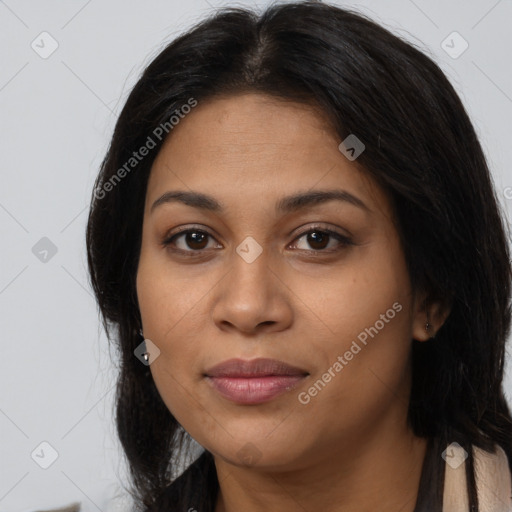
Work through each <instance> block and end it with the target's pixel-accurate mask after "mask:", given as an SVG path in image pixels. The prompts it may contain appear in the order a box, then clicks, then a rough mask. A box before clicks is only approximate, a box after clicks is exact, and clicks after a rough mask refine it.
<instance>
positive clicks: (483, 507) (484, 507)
mask: <svg viewBox="0 0 512 512" xmlns="http://www.w3.org/2000/svg"><path fill="white" fill-rule="evenodd" d="M450 447H451V448H450V454H451V457H450V458H452V460H453V461H455V462H457V461H460V463H450V461H449V460H448V458H446V469H445V483H444V493H443V512H461V511H466V510H468V507H469V504H468V498H467V491H466V488H467V483H466V471H465V458H466V456H467V454H466V452H464V450H463V448H461V447H458V448H457V447H452V445H450ZM472 449H473V460H474V468H475V480H476V487H477V493H478V502H479V508H480V512H511V511H512V474H511V471H510V466H509V462H508V458H507V455H506V454H505V452H504V450H503V449H502V448H501V447H500V446H497V445H496V446H495V451H494V453H491V452H488V451H486V450H483V449H481V448H478V447H477V446H473V447H472Z"/></svg>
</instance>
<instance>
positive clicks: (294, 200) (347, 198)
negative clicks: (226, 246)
mask: <svg viewBox="0 0 512 512" xmlns="http://www.w3.org/2000/svg"><path fill="white" fill-rule="evenodd" d="M327 201H342V202H346V203H349V204H352V205H353V206H357V207H358V208H361V209H362V210H366V211H367V212H371V210H370V208H368V206H366V204H365V203H364V202H363V201H362V200H361V199H359V198H358V197H356V196H354V195H353V194H351V193H350V192H348V191H346V190H311V191H307V192H300V193H297V194H294V195H291V196H286V197H283V198H281V199H280V200H279V201H278V202H277V203H276V211H277V212H279V213H283V214H284V213H291V212H295V211H297V210H300V209H302V208H307V207H310V206H314V205H317V204H321V203H325V202H327ZM172 202H180V203H183V204H186V205H187V206H192V207H194V208H199V209H201V210H207V211H211V212H215V213H220V212H222V211H223V210H224V206H223V204H222V203H220V202H219V201H217V199H215V198H213V197H212V196H208V195H206V194H203V193H201V192H189V191H182V190H173V191H169V192H166V193H165V194H163V195H161V196H160V197H159V198H158V199H157V200H156V201H155V202H154V203H153V204H152V206H151V209H150V212H151V213H152V212H153V211H154V210H155V208H157V207H158V206H160V205H162V204H167V203H172Z"/></svg>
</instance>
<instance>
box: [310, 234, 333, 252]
mask: <svg viewBox="0 0 512 512" xmlns="http://www.w3.org/2000/svg"><path fill="white" fill-rule="evenodd" d="M328 238H329V235H327V234H325V233H319V232H317V231H313V232H312V233H310V234H309V235H308V243H309V244H310V245H311V246H312V247H313V248H315V249H319V248H324V247H325V246H326V244H325V243H322V242H326V241H327V239H328ZM315 244H317V245H318V244H320V247H317V246H316V245H315Z"/></svg>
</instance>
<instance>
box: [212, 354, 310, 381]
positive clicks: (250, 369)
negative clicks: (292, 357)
mask: <svg viewBox="0 0 512 512" xmlns="http://www.w3.org/2000/svg"><path fill="white" fill-rule="evenodd" d="M205 375H207V376H208V377H265V376H272V375H308V372H307V371H306V370H303V369H301V368H297V367H295V366H292V365H289V364H288V363H285V362H284V361H279V360H277V359H266V358H259V359H252V360H245V359H228V360H227V361H223V362H222V363H219V364H217V365H215V366H212V367H211V368H209V369H208V370H206V372H205Z"/></svg>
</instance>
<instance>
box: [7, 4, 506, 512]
mask: <svg viewBox="0 0 512 512" xmlns="http://www.w3.org/2000/svg"><path fill="white" fill-rule="evenodd" d="M338 3H339V5H347V6H351V7H356V8H357V9H358V10H360V11H361V12H363V13H366V14H368V15H370V16H371V17H372V18H374V19H375V20H377V21H379V22H380V23H382V24H383V25H384V26H386V27H387V28H390V29H392V30H393V31H394V32H395V33H397V34H400V35H402V36H403V37H406V38H407V39H409V40H411V41H413V42H415V43H416V44H418V45H420V46H422V47H423V48H424V49H425V51H426V52H427V53H429V54H430V55H431V56H432V57H433V58H434V59H435V60H436V62H438V63H439V64H440V66H441V67H442V69H443V70H444V71H445V72H446V74H447V75H448V76H449V78H450V79H451V81H452V83H453V84H454V86H455V88H456V90H457V91H458V92H459V94H460V95H461V97H462V100H463V102H464V104H465V106H466V107H467V109H468V111H469V114H470V116H471V118H472V120H473V122H474V123H475V125H476V128H477V132H478V134H479V135H480V137H481V141H482V143H483V146H484V150H485V152H486V155H487V157H488V159H489V163H490V166H491V169H492V172H493V175H494V179H495V183H496V188H497V190H498V194H499V197H500V199H501V201H502V204H503V208H504V210H505V212H506V215H507V218H508V219H510V214H511V203H512V188H511V189H507V187H509V186H511V187H512V150H511V141H510V136H511V128H510V118H511V115H512V71H511V62H512V60H511V57H510V55H511V54H512V37H511V28H512V1H511V0H500V1H496V0H473V1H467V0H466V1H464V0H460V1H455V0H452V1H448V2H447V1H440V0H437V1H433V0H414V1H412V0H393V1H382V0H381V1H380V2H379V1H376V0H375V1H370V0H368V1H359V2H351V3H348V2H343V1H339V2H338ZM227 4H228V3H227V2H225V3H221V2H220V1H216V0H209V1H206V0H190V1H187V2H186V3H185V2H179V1H177V0H171V1H164V0H152V1H148V2H142V1H141V2H126V1H125V2H122V1H121V0H109V1H100V0H89V1H86V0H83V1H67V2H64V1H56V0H53V1H45V2H36V1H27V0H25V1H23V0H6V1H1V0H0V62H1V66H0V119H1V124H0V126H1V133H0V141H1V148H2V150H1V152H0V162H1V163H0V169H1V178H2V179H1V189H0V226H1V239H2V240H1V244H2V245H1V247H2V250H1V251H0V258H1V260H0V262H1V265H0V311H1V319H2V321H1V335H2V346H3V352H2V357H1V359H0V374H1V375H2V383H1V384H2V385H1V390H2V391H1V403H0V429H1V430H0V432H1V435H0V443H1V444H0V449H1V452H0V512H7V511H9V512H20V511H21V512H25V511H29V510H34V509H43V508H49V507H53V506H61V505H64V504H67V503H70V502H72V501H80V502H82V510H83V511H86V512H87V511H97V510H100V511H103V512H107V511H108V512H113V511H114V510H122V509H123V506H122V505H121V504H120V503H118V505H117V506H114V502H112V501H111V499H112V498H113V496H114V494H115V493H116V490H117V488H118V485H119V484H118V481H123V478H124V474H125V472H124V465H123V463H122V458H121V452H120V449H119V444H118V442H117V440H116V436H115V433H114V425H113V423H112V413H111V409H112V399H113V391H114V388H113V386H114V375H115V374H114V370H113V368H112V365H111V362H110V356H109V352H108V347H107V342H106V338H105V335H104V334H103V333H102V332H101V329H100V327H99V321H98V316H97V312H96V305H95V302H94V300H93V297H92V294H91V290H90V288H89V286H88V284H87V283H88V281H87V276H86V260H85V244H84V230H85V223H86V219H87V209H88V200H89V197H90V192H91V189H92V185H93V180H94V177H95V175H96V173H97V170H98V167H99V164H100V161H101V159H102V157H103V155H104V152H105V150H106V148H107V144H108V142H109V139H110V136H111V134H112V130H113V127H114V123H115V120H116V117H117V115H118V113H119V112H120V108H121V106H122V105H123V102H124V100H125V99H126V96H127V93H128V92H129V90H130V88H131V87H132V86H133V85H134V83H135V81H136V79H137V77H138V75H139V73H140V72H141V71H142V69H143V68H144V66H145V65H147V64H148V63H149V61H150V60H151V58H152V57H154V56H155V55H156V53H158V51H159V48H161V47H162V45H163V44H164V43H165V42H167V41H169V40H170V39H171V38H173V37H174V36H175V35H177V34H178V33H180V32H182V31H183V30H184V29H186V28H188V27H189V26H190V25H191V24H193V23H194V22H196V21H198V20H199V19H201V18H202V17H203V16H204V15H205V14H206V13H208V12H212V10H213V8H215V7H218V6H221V5H227ZM264 4H266V2H261V4H260V5H264ZM230 5H253V6H254V5H256V3H255V2H238V3H237V4H233V3H230ZM43 31H46V32H48V33H49V34H51V36H52V37H53V38H54V39H55V40H56V41H57V43H58V48H57V50H56V51H55V52H54V53H53V54H52V55H50V56H49V57H48V58H46V59H44V58H42V57H41V56H40V55H39V54H38V53H36V52H35V51H34V50H33V49H32V47H31V43H32V41H34V40H35V43H34V44H38V45H39V47H40V51H42V50H43V48H41V47H42V46H43V45H44V49H45V50H48V49H49V48H50V40H49V39H44V40H43V42H41V38H40V37H38V36H39V34H41V32H43ZM453 31H457V32H459V33H460V35H461V36H462V37H463V38H464V39H465V40H466V41H467V42H468V44H469V47H468V49H467V50H466V51H465V52H464V53H463V54H462V55H460V56H459V57H458V58H452V57H451V56H450V55H448V53H446V52H445V50H444V49H443V48H442V47H441V43H442V41H443V40H445V38H446V37H447V36H448V35H449V34H451V33H452V32H453ZM44 37H47V36H43V38H44ZM449 41H450V40H448V44H452V43H450V42H449ZM453 46H454V49H455V50H457V49H459V48H461V46H460V42H458V41H457V40H454V43H453ZM396 143H397V144H399V143H400V141H396ZM507 190H508V192H507ZM43 237H47V238H48V239H50V240H51V242H52V243H53V244H54V245H55V246H56V248H57V253H56V254H55V255H54V256H52V257H50V256H51V252H50V253H49V254H48V256H47V261H46V262H43V261H40V259H38V257H36V255H35V254H34V253H33V251H32V248H33V246H34V245H35V244H36V243H37V242H38V241H39V240H40V239H41V238H43ZM39 256H40V257H43V256H44V253H41V254H40V255H39ZM469 277H470V276H468V278H469ZM509 351H510V349H509ZM510 373H511V372H510V371H509V372H508V377H507V382H506V389H507V394H508V396H509V397H510V396H511V395H512V376H511V375H510ZM43 441H46V442H48V443H50V445H51V446H52V447H53V448H54V449H55V450H56V451H57V452H58V458H57V460H56V461H55V462H54V463H53V464H52V465H51V466H50V467H49V468H48V469H42V468H41V467H39V465H38V464H36V462H35V461H34V460H33V459H32V457H31V453H32V452H33V451H34V449H36V448H38V447H39V445H40V443H41V442H43ZM37 453H39V459H37V457H36V456H35V458H36V459H37V460H39V461H42V460H43V459H44V458H45V457H48V456H49V455H48V454H49V451H48V449H45V448H44V447H43V451H42V452H41V449H40V448H39V450H38V451H37ZM43 454H44V455H43ZM109 503H110V504H109ZM124 509H125V510H126V508H124Z"/></svg>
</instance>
